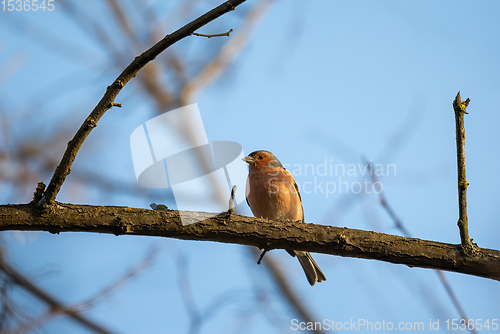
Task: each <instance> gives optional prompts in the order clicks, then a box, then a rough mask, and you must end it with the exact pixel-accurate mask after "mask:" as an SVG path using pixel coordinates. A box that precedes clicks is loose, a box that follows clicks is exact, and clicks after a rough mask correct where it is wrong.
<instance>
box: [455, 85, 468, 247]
mask: <svg viewBox="0 0 500 334" xmlns="http://www.w3.org/2000/svg"><path fill="white" fill-rule="evenodd" d="M469 102H470V100H469V99H467V100H465V102H462V99H461V97H460V92H458V94H457V97H455V100H454V101H453V110H454V112H455V125H456V137H457V174H458V210H459V218H458V223H457V225H458V228H459V229H460V240H461V242H462V246H464V248H471V247H472V241H471V239H470V238H469V226H468V220H467V186H468V185H469V184H468V183H467V177H466V175H465V126H464V115H465V114H467V106H468V105H469Z"/></svg>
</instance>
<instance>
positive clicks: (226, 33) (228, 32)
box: [191, 29, 233, 38]
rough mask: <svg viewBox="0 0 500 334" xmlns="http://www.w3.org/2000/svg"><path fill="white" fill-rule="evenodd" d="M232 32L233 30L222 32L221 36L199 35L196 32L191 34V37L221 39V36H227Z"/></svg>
mask: <svg viewBox="0 0 500 334" xmlns="http://www.w3.org/2000/svg"><path fill="white" fill-rule="evenodd" d="M232 32H233V29H229V31H227V32H224V33H222V34H212V35H206V34H199V33H197V32H193V33H192V34H191V35H194V36H200V37H207V38H212V37H222V36H229V35H230V34H231V33H232Z"/></svg>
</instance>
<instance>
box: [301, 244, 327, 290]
mask: <svg viewBox="0 0 500 334" xmlns="http://www.w3.org/2000/svg"><path fill="white" fill-rule="evenodd" d="M293 253H294V254H295V255H296V256H297V259H299V262H300V265H301V266H302V269H304V273H305V274H306V276H307V280H308V281H309V284H311V286H313V285H314V284H315V283H316V282H321V281H326V277H325V275H324V274H323V272H322V271H321V269H319V266H318V264H317V263H316V261H314V259H313V257H312V256H311V254H310V253H309V252H303V251H293Z"/></svg>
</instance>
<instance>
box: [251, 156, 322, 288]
mask: <svg viewBox="0 0 500 334" xmlns="http://www.w3.org/2000/svg"><path fill="white" fill-rule="evenodd" d="M243 161H245V162H247V163H248V165H249V166H248V180H247V189H246V194H247V203H248V206H249V207H250V209H251V210H252V213H253V215H254V216H255V217H257V218H267V219H270V220H281V221H284V220H290V221H298V220H300V221H301V222H304V210H303V208H302V199H301V198H300V194H299V189H298V187H297V183H296V182H295V180H294V179H293V176H292V174H290V172H289V171H287V170H286V169H285V168H284V167H283V165H282V164H281V162H280V161H279V160H278V159H277V158H276V157H275V156H274V154H272V153H271V152H269V151H255V152H252V153H250V154H249V155H248V156H247V157H245V158H243ZM287 252H288V253H290V255H292V256H297V258H298V260H299V262H300V265H301V266H302V269H304V273H305V274H306V277H307V280H308V281H309V284H311V286H312V285H314V284H315V283H316V282H321V281H325V280H326V277H325V275H324V274H323V272H322V271H321V269H320V268H319V266H318V265H317V264H316V262H315V261H314V259H313V258H312V256H311V254H309V252H304V251H296V250H287Z"/></svg>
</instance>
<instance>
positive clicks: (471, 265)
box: [0, 203, 500, 281]
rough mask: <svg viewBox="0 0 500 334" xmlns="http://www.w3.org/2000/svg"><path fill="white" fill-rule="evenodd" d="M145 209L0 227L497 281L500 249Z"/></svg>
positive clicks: (75, 212)
mask: <svg viewBox="0 0 500 334" xmlns="http://www.w3.org/2000/svg"><path fill="white" fill-rule="evenodd" d="M182 214H183V221H184V222H186V221H188V220H189V219H192V221H198V220H202V219H204V218H207V219H205V220H203V221H200V222H197V223H194V224H190V225H186V226H183V225H182V223H181V219H180V216H179V212H178V211H174V210H145V209H134V208H128V207H115V206H90V205H72V204H62V203H57V204H56V205H53V206H50V207H45V209H43V210H41V209H38V208H37V207H36V206H35V205H32V204H18V205H1V206H0V231H4V230H25V231H48V232H51V233H59V232H95V233H110V234H115V235H124V234H126V235H145V236H157V237H168V238H177V239H186V240H205V241H216V242H224V243H234V244H241V245H249V246H256V247H259V248H268V249H278V248H279V249H297V250H304V251H310V252H316V253H323V254H331V255H339V256H347V257H357V258H365V259H374V260H380V261H385V262H391V263H399V264H405V265H407V266H410V267H421V268H433V269H441V270H447V271H454V272H459V273H464V274H469V275H475V276H480V277H485V278H490V279H494V280H498V281H500V251H497V250H491V249H484V248H479V247H477V246H475V247H473V248H464V247H462V245H453V244H447V243H441V242H435V241H427V240H420V239H416V238H406V237H401V236H396V235H390V234H384V233H377V232H370V231H362V230H355V229H349V228H341V227H334V226H323V225H316V224H302V223H298V222H275V221H268V220H265V219H257V218H250V217H244V216H239V215H234V214H232V215H230V214H227V213H223V214H220V215H218V216H215V217H211V215H210V214H207V213H205V212H183V213H182Z"/></svg>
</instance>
